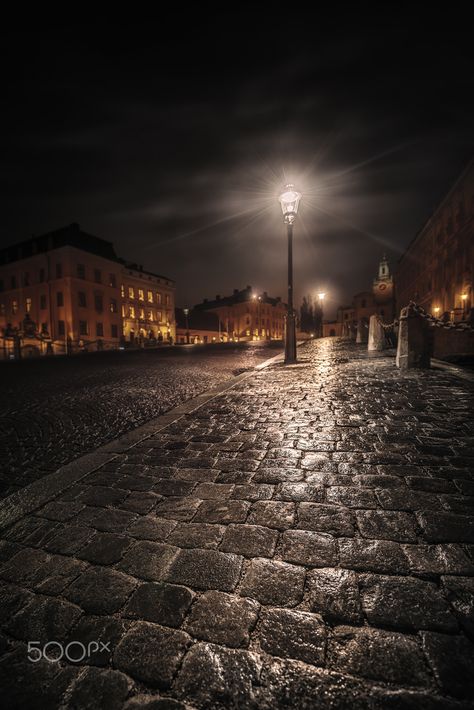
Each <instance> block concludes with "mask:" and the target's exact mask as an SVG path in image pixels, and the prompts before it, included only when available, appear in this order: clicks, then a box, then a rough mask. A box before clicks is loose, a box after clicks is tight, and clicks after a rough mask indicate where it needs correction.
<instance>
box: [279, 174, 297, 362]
mask: <svg viewBox="0 0 474 710" xmlns="http://www.w3.org/2000/svg"><path fill="white" fill-rule="evenodd" d="M278 200H279V202H280V206H281V211H282V212H283V219H284V221H285V224H286V227H287V235H288V310H287V314H286V335H285V364H287V365H291V364H293V363H295V362H296V314H295V311H294V309H293V222H294V221H295V219H296V214H297V212H298V206H299V203H300V200H301V193H300V192H298V191H297V190H295V186H294V185H293V184H291V183H288V184H287V185H285V187H284V188H283V192H282V193H281V195H280V197H279V198H278Z"/></svg>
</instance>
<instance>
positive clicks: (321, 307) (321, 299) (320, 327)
mask: <svg viewBox="0 0 474 710" xmlns="http://www.w3.org/2000/svg"><path fill="white" fill-rule="evenodd" d="M325 295H326V294H325V293H324V292H323V291H321V292H320V293H318V298H319V309H320V311H321V324H320V326H319V337H320V338H322V337H323V332H324V330H323V301H324V297H325Z"/></svg>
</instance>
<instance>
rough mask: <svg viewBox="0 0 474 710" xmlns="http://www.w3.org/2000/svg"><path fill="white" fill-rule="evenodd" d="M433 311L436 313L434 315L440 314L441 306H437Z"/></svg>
mask: <svg viewBox="0 0 474 710" xmlns="http://www.w3.org/2000/svg"><path fill="white" fill-rule="evenodd" d="M433 311H434V313H436V314H438V313H439V311H440V308H439V306H435V307H434V308H433Z"/></svg>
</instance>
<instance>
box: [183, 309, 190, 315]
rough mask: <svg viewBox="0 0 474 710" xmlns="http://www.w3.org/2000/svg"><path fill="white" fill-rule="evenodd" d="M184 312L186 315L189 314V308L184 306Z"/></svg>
mask: <svg viewBox="0 0 474 710" xmlns="http://www.w3.org/2000/svg"><path fill="white" fill-rule="evenodd" d="M183 313H184V315H185V316H187V315H188V313H189V308H183Z"/></svg>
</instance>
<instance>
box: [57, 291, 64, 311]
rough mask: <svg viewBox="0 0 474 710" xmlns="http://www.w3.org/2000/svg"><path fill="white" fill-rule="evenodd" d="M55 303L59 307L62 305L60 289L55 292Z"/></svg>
mask: <svg viewBox="0 0 474 710" xmlns="http://www.w3.org/2000/svg"><path fill="white" fill-rule="evenodd" d="M56 305H57V306H59V307H61V306H64V296H63V292H62V291H58V292H57V293H56Z"/></svg>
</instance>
